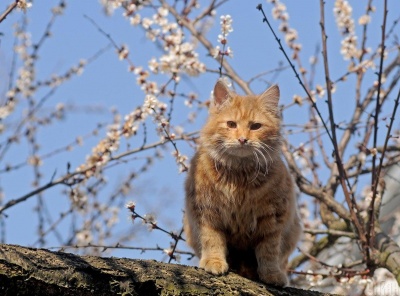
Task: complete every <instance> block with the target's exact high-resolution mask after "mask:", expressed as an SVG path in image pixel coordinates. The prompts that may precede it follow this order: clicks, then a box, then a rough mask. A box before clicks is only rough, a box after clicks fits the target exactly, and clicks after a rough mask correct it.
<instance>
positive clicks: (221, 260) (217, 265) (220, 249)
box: [199, 226, 228, 275]
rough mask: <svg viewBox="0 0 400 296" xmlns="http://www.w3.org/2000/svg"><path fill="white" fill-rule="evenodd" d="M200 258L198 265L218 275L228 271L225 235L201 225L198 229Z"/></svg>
mask: <svg viewBox="0 0 400 296" xmlns="http://www.w3.org/2000/svg"><path fill="white" fill-rule="evenodd" d="M200 243H201V258H200V263H199V266H200V267H201V268H204V269H205V271H207V272H210V273H212V274H216V275H220V274H224V273H226V272H227V271H228V263H227V262H226V255H227V246H226V238H225V235H224V234H223V233H222V232H220V231H218V230H215V229H213V228H212V227H210V226H202V227H201V231H200Z"/></svg>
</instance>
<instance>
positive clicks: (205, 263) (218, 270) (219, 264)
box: [199, 257, 228, 275]
mask: <svg viewBox="0 0 400 296" xmlns="http://www.w3.org/2000/svg"><path fill="white" fill-rule="evenodd" d="M199 266H200V267H201V268H204V270H205V271H207V272H209V273H212V274H215V275H221V274H224V273H226V272H227V271H228V263H226V260H225V259H222V258H215V257H205V258H201V260H200V263H199Z"/></svg>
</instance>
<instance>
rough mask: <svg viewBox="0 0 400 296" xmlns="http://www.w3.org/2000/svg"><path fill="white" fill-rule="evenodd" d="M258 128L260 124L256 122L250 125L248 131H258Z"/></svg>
mask: <svg viewBox="0 0 400 296" xmlns="http://www.w3.org/2000/svg"><path fill="white" fill-rule="evenodd" d="M260 127H261V123H258V122H256V123H252V124H251V125H250V129H251V130H253V131H255V130H258V129H259V128H260Z"/></svg>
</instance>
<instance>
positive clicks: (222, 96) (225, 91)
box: [214, 80, 232, 107]
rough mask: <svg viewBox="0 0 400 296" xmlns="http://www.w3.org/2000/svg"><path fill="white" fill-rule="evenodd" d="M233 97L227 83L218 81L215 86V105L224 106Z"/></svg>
mask: <svg viewBox="0 0 400 296" xmlns="http://www.w3.org/2000/svg"><path fill="white" fill-rule="evenodd" d="M231 97H232V94H231V91H230V90H229V88H228V86H227V85H226V84H225V82H223V81H222V80H218V81H217V83H216V84H215V86H214V105H215V106H217V107H219V106H222V105H223V104H224V103H225V102H226V101H227V100H228V99H229V98H231Z"/></svg>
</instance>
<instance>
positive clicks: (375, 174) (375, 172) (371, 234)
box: [367, 0, 398, 248]
mask: <svg viewBox="0 0 400 296" xmlns="http://www.w3.org/2000/svg"><path fill="white" fill-rule="evenodd" d="M383 10H384V11H383V23H382V27H381V29H382V37H381V38H382V39H381V46H380V48H381V55H380V63H379V72H378V87H377V92H378V94H377V97H376V108H375V115H374V136H373V148H376V146H377V143H378V128H379V126H378V120H379V113H380V110H381V88H382V74H383V59H384V56H385V49H386V46H385V35H386V33H385V32H386V20H387V13H388V10H387V0H385V2H384V9H383ZM397 105H398V103H396V104H395V107H394V109H393V111H396V110H397ZM393 120H394V119H391V124H392V121H393ZM388 133H390V130H388ZM387 141H388V139H387V138H386V140H385V145H387ZM383 154H384V153H383ZM382 156H383V155H382ZM376 159H377V156H376V154H374V155H373V156H372V174H371V177H372V180H371V185H372V199H371V203H370V205H369V209H368V224H367V239H368V241H367V242H368V244H369V245H370V247H371V248H372V247H373V245H374V239H375V227H374V226H375V215H374V210H375V201H376V194H377V190H378V183H379V179H380V175H379V174H380V172H381V169H382V167H380V168H378V169H376ZM381 163H383V159H382V157H381V162H380V165H381Z"/></svg>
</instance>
